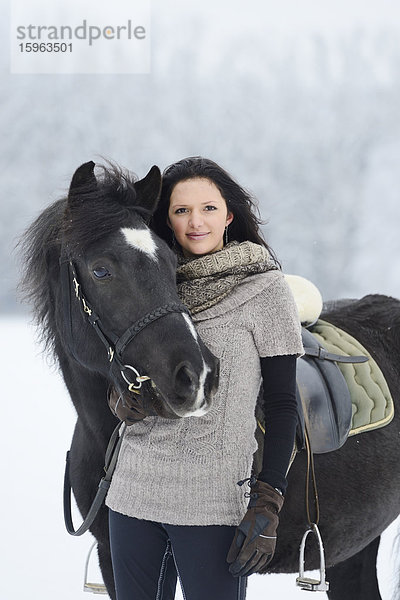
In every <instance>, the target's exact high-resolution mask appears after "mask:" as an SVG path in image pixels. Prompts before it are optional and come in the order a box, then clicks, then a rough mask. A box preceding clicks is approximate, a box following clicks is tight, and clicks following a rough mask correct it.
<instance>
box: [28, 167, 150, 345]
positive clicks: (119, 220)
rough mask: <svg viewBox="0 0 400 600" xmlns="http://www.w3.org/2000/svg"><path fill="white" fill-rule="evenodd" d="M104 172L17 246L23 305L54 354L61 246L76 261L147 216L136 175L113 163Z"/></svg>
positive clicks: (53, 208) (42, 218)
mask: <svg viewBox="0 0 400 600" xmlns="http://www.w3.org/2000/svg"><path fill="white" fill-rule="evenodd" d="M100 169H101V173H100V177H96V179H95V178H93V180H92V181H91V182H89V183H87V184H85V185H82V186H80V187H79V189H77V190H75V192H74V194H73V197H71V199H70V205H69V204H68V203H67V197H64V198H61V199H59V200H57V201H56V202H54V203H53V204H52V205H50V206H49V207H48V208H46V209H45V210H44V211H43V212H42V213H41V214H40V215H39V216H38V218H37V219H36V220H35V221H34V222H33V223H32V225H31V226H30V227H29V228H28V229H27V230H26V231H25V233H24V234H23V235H22V237H21V239H20V241H19V243H18V249H19V252H20V256H21V262H22V278H21V281H20V284H19V291H20V293H21V297H22V299H23V300H24V301H27V302H29V303H30V304H31V305H32V307H33V316H34V320H35V323H36V324H37V325H38V330H39V332H40V337H41V341H42V342H43V343H44V347H45V349H46V350H48V351H50V352H53V354H54V346H55V341H56V327H55V318H54V314H55V311H54V301H55V299H54V286H55V285H58V275H59V257H60V254H61V246H62V243H63V240H64V243H65V241H66V242H67V245H68V250H69V251H70V252H71V253H72V254H74V255H76V253H79V252H80V251H83V250H84V249H85V248H87V247H88V246H89V245H91V244H93V243H94V242H96V241H98V240H100V239H101V238H102V237H104V235H106V234H109V233H111V232H112V231H115V230H117V229H118V228H119V227H121V226H122V225H128V224H129V222H130V221H132V218H135V215H137V216H139V215H140V217H142V218H143V217H144V218H146V217H147V216H148V215H147V214H146V211H145V209H143V208H141V207H138V206H135V203H136V190H135V182H136V181H137V177H136V176H135V175H133V174H131V173H130V172H128V171H124V170H122V169H120V168H119V167H117V166H116V165H113V164H111V163H109V165H108V166H107V167H106V166H104V165H101V166H100ZM137 216H136V219H137Z"/></svg>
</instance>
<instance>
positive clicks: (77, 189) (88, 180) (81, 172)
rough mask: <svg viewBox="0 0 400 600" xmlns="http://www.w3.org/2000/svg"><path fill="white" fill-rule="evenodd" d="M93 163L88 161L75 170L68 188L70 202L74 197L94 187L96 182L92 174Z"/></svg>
mask: <svg viewBox="0 0 400 600" xmlns="http://www.w3.org/2000/svg"><path fill="white" fill-rule="evenodd" d="M94 167H95V163H94V162H93V161H92V160H90V161H89V162H87V163H84V164H83V165H81V166H80V167H78V168H77V170H76V171H75V173H74V174H73V176H72V180H71V184H70V186H69V193H68V198H69V200H71V198H73V197H74V196H75V197H76V196H77V195H80V194H81V193H82V192H85V191H88V190H91V189H93V188H95V187H96V185H97V181H96V177H95V174H94Z"/></svg>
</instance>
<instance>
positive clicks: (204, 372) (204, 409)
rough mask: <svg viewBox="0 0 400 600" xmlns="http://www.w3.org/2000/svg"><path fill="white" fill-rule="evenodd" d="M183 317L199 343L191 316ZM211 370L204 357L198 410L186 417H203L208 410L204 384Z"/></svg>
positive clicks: (198, 392)
mask: <svg viewBox="0 0 400 600" xmlns="http://www.w3.org/2000/svg"><path fill="white" fill-rule="evenodd" d="M182 316H183V318H184V319H185V321H186V323H187V326H188V327H189V329H190V333H191V334H192V335H193V337H194V339H195V340H196V342H197V343H198V335H197V331H196V329H195V326H194V325H193V323H192V321H191V320H190V318H189V317H188V315H186V314H184V313H182ZM210 371H211V369H210V368H209V367H207V365H206V363H205V361H204V358H203V370H202V372H201V373H200V377H199V389H198V391H197V398H196V406H197V407H198V408H197V409H196V410H194V411H191V412H188V414H187V415H184V416H185V417H186V416H187V417H201V416H203V415H205V414H206V413H207V412H208V407H207V405H206V402H205V390H204V385H205V382H206V378H207V374H208V373H209V372H210Z"/></svg>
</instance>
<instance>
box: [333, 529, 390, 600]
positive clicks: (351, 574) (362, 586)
mask: <svg viewBox="0 0 400 600" xmlns="http://www.w3.org/2000/svg"><path fill="white" fill-rule="evenodd" d="M379 542H380V536H378V537H377V538H375V539H374V540H373V541H372V542H371V543H370V544H368V546H366V547H365V548H364V549H363V550H361V551H360V552H358V553H357V554H355V555H354V556H352V557H351V558H348V559H347V560H345V561H343V562H341V563H338V564H337V565H335V566H334V567H330V568H328V569H327V570H326V578H327V580H328V581H329V584H330V591H329V592H328V598H329V600H382V598H381V594H380V592H379V587H378V579H377V573H376V557H377V554H378V548H379Z"/></svg>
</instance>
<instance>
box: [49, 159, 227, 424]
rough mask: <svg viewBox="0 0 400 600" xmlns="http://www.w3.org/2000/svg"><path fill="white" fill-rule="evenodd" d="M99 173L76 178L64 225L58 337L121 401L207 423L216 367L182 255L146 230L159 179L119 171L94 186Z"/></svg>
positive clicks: (106, 173)
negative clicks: (189, 301) (192, 313)
mask: <svg viewBox="0 0 400 600" xmlns="http://www.w3.org/2000/svg"><path fill="white" fill-rule="evenodd" d="M94 166H95V165H94V163H93V162H89V163H85V164H84V165H82V166H81V167H79V168H78V169H77V171H76V172H75V174H74V176H73V178H72V181H71V185H70V190H69V194H68V199H67V205H66V210H65V215H64V225H63V243H62V248H63V251H62V257H61V279H62V286H61V287H62V296H63V305H64V310H63V311H62V312H61V311H60V313H59V319H60V323H59V327H60V328H62V330H63V331H64V335H65V340H66V343H67V344H68V347H69V350H70V352H71V353H72V354H73V356H74V357H75V359H76V360H78V361H79V363H81V364H82V365H84V366H85V367H86V368H87V369H90V370H92V371H95V372H99V373H101V374H102V375H103V376H104V377H106V378H107V379H108V380H109V381H110V382H111V383H113V384H114V386H116V387H117V389H118V390H120V391H121V392H122V391H124V390H126V389H127V388H128V387H129V388H130V390H131V391H133V392H136V393H137V392H139V393H142V392H143V389H144V388H145V390H146V391H145V392H144V393H149V391H150V392H151V395H152V398H153V400H154V407H155V409H156V412H157V413H158V414H160V415H161V416H166V417H185V416H191V415H200V414H204V412H205V411H206V410H207V408H208V407H209V404H210V400H211V397H212V395H213V393H214V391H215V389H216V385H217V381H218V361H217V360H216V359H215V357H214V356H213V355H212V354H211V353H210V351H209V350H208V349H207V348H206V346H205V345H204V344H203V343H202V341H201V339H200V338H199V337H198V335H197V333H196V330H195V328H194V326H193V324H192V322H191V320H190V317H189V316H188V314H187V311H186V309H185V307H184V306H183V305H182V304H181V303H180V301H179V298H178V295H177V291H176V258H175V255H174V253H173V252H172V251H171V250H170V249H169V247H168V246H167V244H166V243H165V242H164V241H162V240H161V239H160V238H158V237H157V236H156V235H155V234H154V233H153V231H151V230H150V229H149V227H148V225H147V223H148V221H149V219H150V217H151V215H152V213H153V212H154V210H155V208H156V206H157V201H158V197H159V193H160V186H161V174H160V171H159V169H158V168H157V167H153V168H152V169H151V170H150V171H149V173H148V174H147V175H146V177H144V179H142V180H140V181H134V180H133V179H132V178H131V177H130V176H129V175H128V174H126V173H122V172H121V171H120V170H118V169H116V168H109V169H106V168H103V175H102V177H99V178H96V176H95V174H94ZM147 379H149V380H150V381H151V384H149V383H146V384H143V387H142V383H143V381H145V380H147ZM141 387H142V389H140V388H141Z"/></svg>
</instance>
